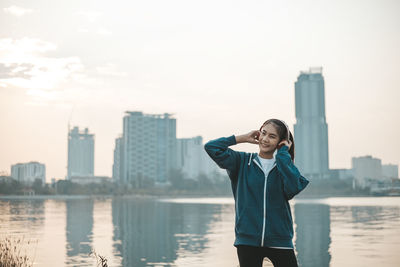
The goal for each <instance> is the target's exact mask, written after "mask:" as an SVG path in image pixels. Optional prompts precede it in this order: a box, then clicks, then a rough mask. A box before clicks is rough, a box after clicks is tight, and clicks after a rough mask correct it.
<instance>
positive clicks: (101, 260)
mask: <svg viewBox="0 0 400 267" xmlns="http://www.w3.org/2000/svg"><path fill="white" fill-rule="evenodd" d="M89 256H94V257H95V258H96V261H97V266H100V267H108V264H107V259H106V258H105V257H104V256H101V255H99V254H97V253H96V251H94V250H93V251H92V252H90V253H89ZM0 267H1V266H0Z"/></svg>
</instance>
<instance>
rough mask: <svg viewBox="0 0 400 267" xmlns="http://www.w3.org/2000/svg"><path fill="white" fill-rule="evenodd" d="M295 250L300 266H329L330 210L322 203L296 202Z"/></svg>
mask: <svg viewBox="0 0 400 267" xmlns="http://www.w3.org/2000/svg"><path fill="white" fill-rule="evenodd" d="M294 214H295V216H294V217H295V223H296V241H295V245H296V250H297V258H298V262H299V265H300V266H304V267H329V263H330V260H331V255H330V253H329V246H330V243H331V238H330V224H331V222H330V212H329V206H328V205H324V204H296V205H295V206H294Z"/></svg>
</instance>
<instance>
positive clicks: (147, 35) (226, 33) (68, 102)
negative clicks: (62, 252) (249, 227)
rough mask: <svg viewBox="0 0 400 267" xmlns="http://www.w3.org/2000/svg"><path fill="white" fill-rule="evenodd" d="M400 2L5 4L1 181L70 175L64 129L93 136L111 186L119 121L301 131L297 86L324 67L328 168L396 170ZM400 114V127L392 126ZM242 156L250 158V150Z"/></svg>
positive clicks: (211, 133)
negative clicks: (34, 174)
mask: <svg viewBox="0 0 400 267" xmlns="http://www.w3.org/2000/svg"><path fill="white" fill-rule="evenodd" d="M398 14H400V2H399V1H395V0H384V1H378V0H371V1H361V0H356V1H350V2H349V1H344V0H340V1H334V2H332V1H327V0H324V1H312V0H307V1H301V2H299V1H295V0H287V1H280V2H275V1H259V0H251V1H247V2H239V1H227V0H222V1H218V2H215V1H207V0H206V1H201V2H195V1H183V0H171V1H160V0H153V1H144V2H143V1H141V2H131V1H114V2H109V1H105V0H100V1H84V2H83V1H78V0H72V1H65V2H64V1H59V2H57V4H55V3H54V2H53V1H48V0H47V1H45V0H39V1H34V2H33V1H28V0H21V1H17V2H16V1H8V0H4V1H2V2H1V3H0V25H2V27H0V124H1V125H2V126H3V127H2V132H1V138H0V150H1V152H0V172H7V173H10V167H11V165H12V164H16V163H19V162H29V161H39V162H41V163H44V164H45V165H46V179H47V181H48V182H49V181H50V179H51V178H52V177H55V178H57V179H60V178H64V177H65V175H66V172H67V168H66V167H67V136H68V124H70V126H71V127H72V126H79V127H80V128H85V127H87V128H89V131H90V132H91V133H93V134H94V135H95V174H96V175H107V176H111V173H112V163H113V149H114V142H115V138H117V137H118V136H119V135H120V134H121V133H122V118H123V115H124V113H125V111H128V110H129V111H133V110H136V111H142V112H144V113H151V114H155V113H173V114H174V117H175V118H176V119H177V137H178V138H182V137H192V136H197V135H201V136H203V139H204V141H207V140H209V139H214V138H217V137H220V136H229V135H232V134H242V133H246V132H249V131H250V130H253V129H257V128H258V127H259V126H260V124H262V122H264V121H265V120H266V119H268V118H272V117H276V118H280V119H283V120H285V121H286V122H287V123H288V124H289V126H290V129H291V130H293V124H294V123H295V122H296V119H295V112H294V109H295V106H294V82H295V81H296V79H297V77H298V75H299V73H300V71H307V70H308V69H309V67H315V66H322V67H323V76H324V79H325V106H326V120H327V124H328V140H329V167H330V168H350V167H351V157H354V156H365V155H372V156H373V157H376V158H380V159H381V160H382V163H383V164H388V163H392V164H397V165H398V164H399V163H400V153H399V149H400V140H399V138H398V136H400V120H399V114H400V107H399V105H398V103H397V102H398V101H399V100H400V50H399V49H398V47H400V34H399V33H400V17H399V16H398ZM396 114H397V115H396ZM234 149H238V150H252V151H256V150H257V147H256V146H254V145H240V146H236V147H234Z"/></svg>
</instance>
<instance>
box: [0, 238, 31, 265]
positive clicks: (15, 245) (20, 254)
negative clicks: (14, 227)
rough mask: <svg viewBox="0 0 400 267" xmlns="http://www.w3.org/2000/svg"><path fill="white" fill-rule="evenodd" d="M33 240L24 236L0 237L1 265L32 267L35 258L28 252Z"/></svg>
mask: <svg viewBox="0 0 400 267" xmlns="http://www.w3.org/2000/svg"><path fill="white" fill-rule="evenodd" d="M32 243H33V242H32V241H31V240H28V241H26V240H25V238H24V237H0V267H31V266H33V261H34V258H30V257H29V256H28V254H27V247H29V246H31V245H32Z"/></svg>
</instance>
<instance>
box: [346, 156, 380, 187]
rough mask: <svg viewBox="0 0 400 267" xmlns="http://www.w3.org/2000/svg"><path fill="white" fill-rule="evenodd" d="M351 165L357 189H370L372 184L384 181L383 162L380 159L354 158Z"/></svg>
mask: <svg viewBox="0 0 400 267" xmlns="http://www.w3.org/2000/svg"><path fill="white" fill-rule="evenodd" d="M351 165H352V168H353V171H354V179H355V186H356V187H360V188H366V187H370V185H371V183H372V182H374V181H379V180H382V162H381V160H380V159H378V158H373V157H372V156H363V157H353V158H352V159H351Z"/></svg>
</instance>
